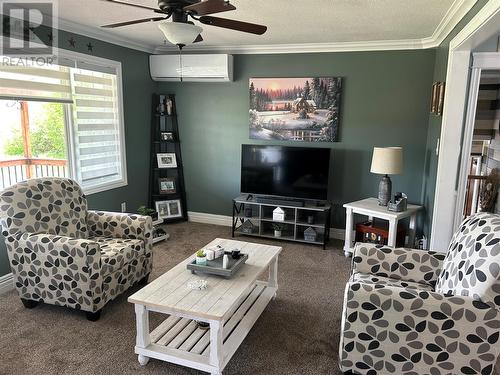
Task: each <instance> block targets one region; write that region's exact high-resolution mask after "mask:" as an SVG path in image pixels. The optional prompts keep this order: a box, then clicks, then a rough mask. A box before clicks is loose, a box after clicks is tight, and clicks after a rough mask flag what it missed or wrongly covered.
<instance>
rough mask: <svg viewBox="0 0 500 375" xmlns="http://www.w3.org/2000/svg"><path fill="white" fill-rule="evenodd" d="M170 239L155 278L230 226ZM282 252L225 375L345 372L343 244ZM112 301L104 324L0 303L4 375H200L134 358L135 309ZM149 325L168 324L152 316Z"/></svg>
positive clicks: (160, 251) (9, 297)
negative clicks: (268, 291)
mask: <svg viewBox="0 0 500 375" xmlns="http://www.w3.org/2000/svg"><path fill="white" fill-rule="evenodd" d="M168 232H169V233H170V235H171V238H170V239H169V240H168V241H166V242H163V243H160V244H158V245H156V246H155V247H154V268H153V273H152V278H156V277H158V276H160V275H161V274H162V273H164V272H166V271H168V270H169V269H170V268H172V267H173V266H175V265H176V264H177V263H179V262H181V261H182V260H184V259H185V258H187V257H188V256H189V255H190V254H192V253H194V252H195V251H196V250H197V249H198V248H200V247H202V246H203V245H205V244H206V243H208V242H209V241H211V240H213V239H214V238H216V237H225V238H229V237H230V230H229V228H227V227H221V226H215V225H206V224H196V223H181V224H175V225H170V226H168ZM240 239H241V240H242V241H253V242H262V243H269V244H273V245H281V246H282V247H283V252H282V253H281V255H280V258H279V274H278V282H279V291H278V297H277V298H276V300H274V301H271V302H270V304H269V305H268V306H267V308H266V310H265V311H264V312H263V313H262V315H261V316H260V318H259V319H258V320H257V322H256V324H255V325H254V327H253V328H252V330H251V331H250V333H249V334H248V336H247V337H246V339H245V340H244V341H243V343H242V345H241V346H240V347H239V349H238V351H237V352H236V354H235V355H234V356H233V358H232V359H231V361H230V362H229V364H228V365H227V366H226V368H225V370H224V374H225V375H230V374H238V375H246V374H248V375H250V374H252V375H254V374H311V375H312V374H314V375H319V374H340V371H339V370H338V368H337V359H338V343H339V333H340V318H341V313H342V299H343V293H344V286H345V282H346V280H347V279H348V273H349V268H350V260H349V259H347V258H345V257H344V253H343V251H342V250H341V246H342V244H341V242H340V241H331V242H330V245H329V246H328V248H327V250H326V251H324V250H323V249H322V248H321V247H318V246H310V245H307V244H298V243H291V242H277V241H272V240H269V241H266V240H261V239H253V238H249V237H240ZM136 290H137V288H133V289H131V290H130V291H129V292H128V293H126V294H125V295H123V296H121V297H119V298H117V299H116V300H114V301H112V302H111V303H109V304H108V305H107V306H106V307H105V309H104V310H103V314H102V316H101V319H100V320H99V321H98V322H94V323H92V322H89V321H87V320H86V319H85V315H84V314H83V313H81V312H77V311H73V310H70V309H66V308H61V307H56V306H50V305H43V304H42V305H39V306H37V307H36V308H35V309H32V310H28V309H25V308H24V307H23V306H22V304H21V302H20V300H19V298H18V296H17V294H16V292H14V291H13V292H9V293H6V294H4V295H2V296H0V355H1V358H0V374H2V375H3V374H37V375H44V374H47V375H48V374H172V375H194V374H204V373H203V372H199V371H195V370H191V369H187V368H184V367H181V366H176V365H172V364H169V363H165V362H161V361H158V360H150V362H149V363H148V364H147V365H146V366H144V367H143V366H140V365H139V363H138V362H137V356H136V355H135V354H134V343H135V319H134V318H135V317H134V307H133V305H132V304H130V303H128V302H127V297H128V296H129V295H130V294H132V293H133V292H134V291H136ZM152 315H153V316H152V317H151V322H152V324H151V325H152V326H155V325H157V324H159V322H160V321H161V316H160V315H159V314H152Z"/></svg>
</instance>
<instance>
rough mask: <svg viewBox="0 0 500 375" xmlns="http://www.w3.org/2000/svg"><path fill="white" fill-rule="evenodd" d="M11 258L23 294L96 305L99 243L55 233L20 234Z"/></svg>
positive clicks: (16, 238) (33, 297)
mask: <svg viewBox="0 0 500 375" xmlns="http://www.w3.org/2000/svg"><path fill="white" fill-rule="evenodd" d="M12 245H13V246H12V247H11V249H12V250H11V254H10V260H11V265H12V269H13V273H14V280H15V283H16V286H17V288H18V290H19V292H20V294H21V295H25V296H26V293H30V294H28V296H29V297H28V298H31V299H35V300H37V299H39V298H41V299H47V300H55V301H57V302H56V304H63V305H65V304H68V305H71V306H73V307H75V308H83V309H87V308H84V306H93V305H94V303H95V299H96V298H99V295H100V293H101V288H102V277H101V252H100V247H99V244H98V243H97V242H94V241H89V240H86V239H75V238H70V237H64V236H58V235H52V234H43V233H38V234H33V233H26V232H25V233H19V234H17V235H16V236H14V238H13V243H12Z"/></svg>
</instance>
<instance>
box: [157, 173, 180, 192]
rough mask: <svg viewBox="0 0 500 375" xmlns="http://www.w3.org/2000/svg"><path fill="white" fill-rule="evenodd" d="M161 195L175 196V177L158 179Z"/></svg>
mask: <svg viewBox="0 0 500 375" xmlns="http://www.w3.org/2000/svg"><path fill="white" fill-rule="evenodd" d="M158 185H159V189H158V191H159V192H160V194H175V192H176V189H175V177H164V178H159V179H158Z"/></svg>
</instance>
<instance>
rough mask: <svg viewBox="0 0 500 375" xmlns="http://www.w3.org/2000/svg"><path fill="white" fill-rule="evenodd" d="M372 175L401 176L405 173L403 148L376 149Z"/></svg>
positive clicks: (374, 149)
mask: <svg viewBox="0 0 500 375" xmlns="http://www.w3.org/2000/svg"><path fill="white" fill-rule="evenodd" d="M370 172H372V173H378V174H400V173H402V172H403V148H402V147H374V148H373V158H372V167H371V169H370Z"/></svg>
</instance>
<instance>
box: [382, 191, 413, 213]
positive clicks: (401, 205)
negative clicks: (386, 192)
mask: <svg viewBox="0 0 500 375" xmlns="http://www.w3.org/2000/svg"><path fill="white" fill-rule="evenodd" d="M407 205H408V197H407V196H406V194H405V193H396V195H394V199H393V200H391V201H390V202H389V204H388V205H387V209H388V210H389V211H393V212H403V211H406V207H407Z"/></svg>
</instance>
